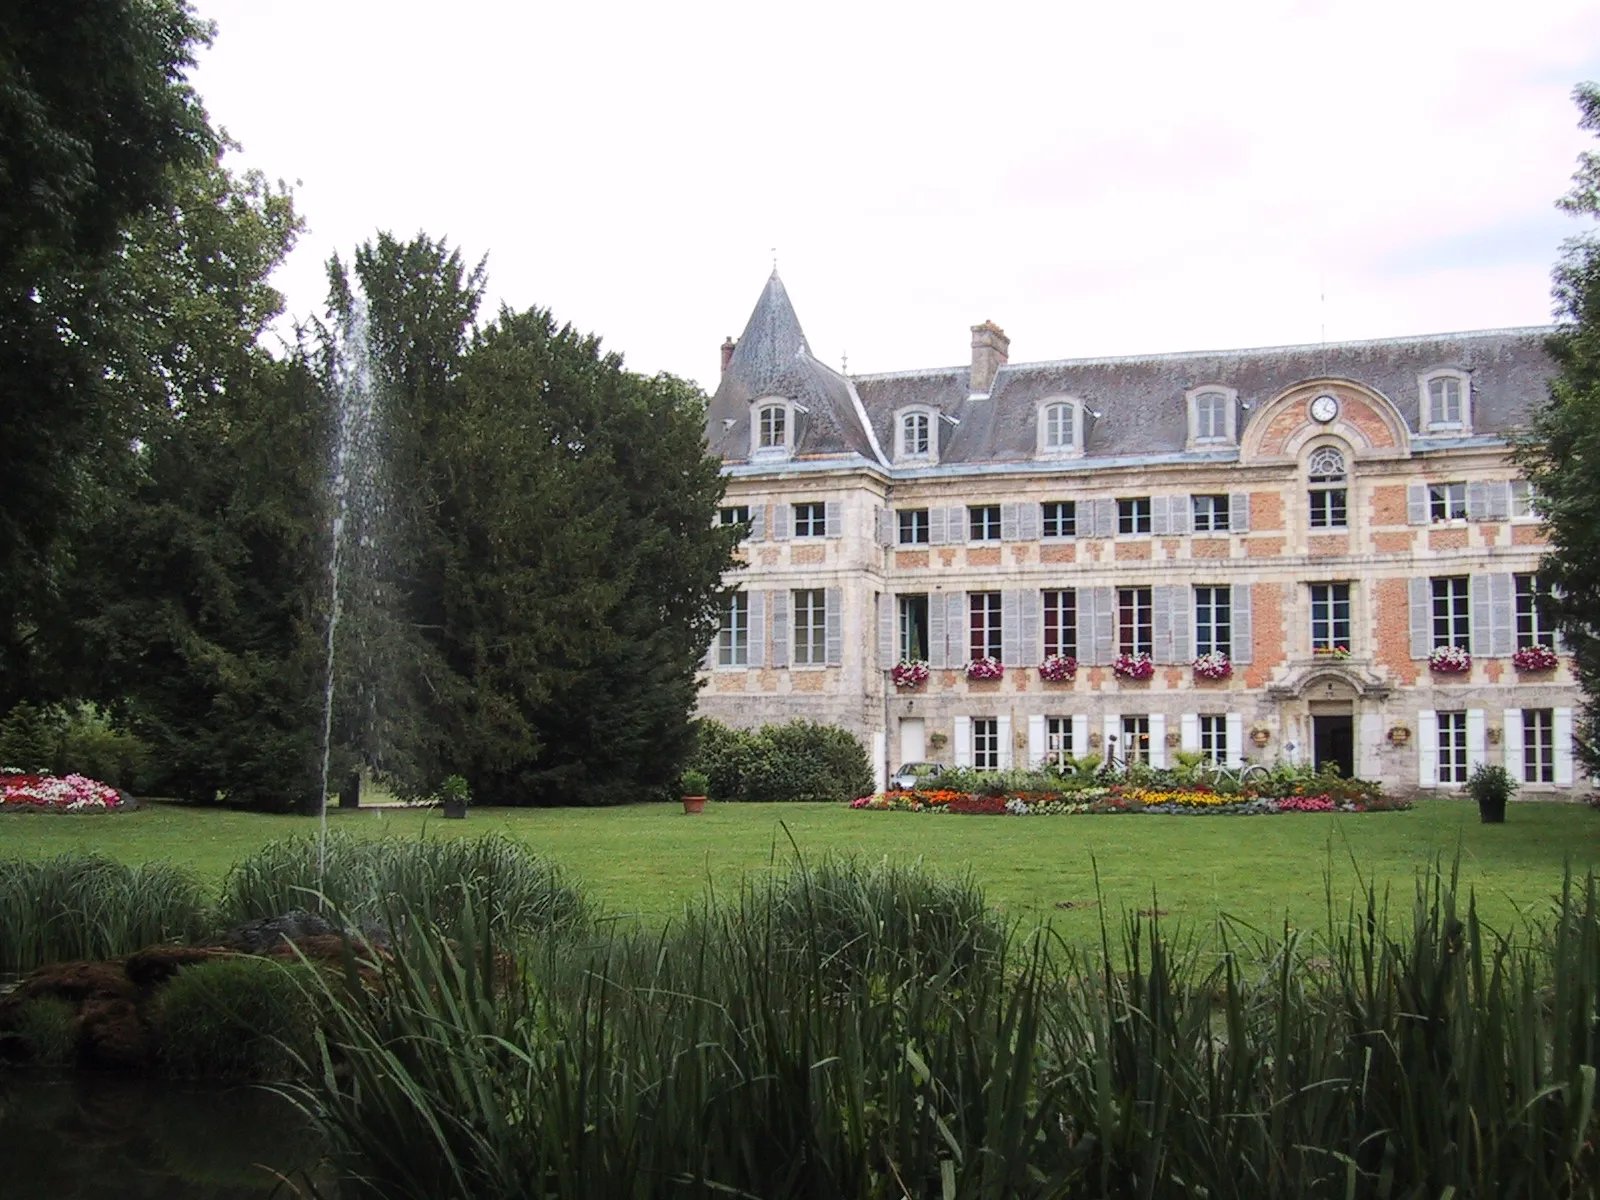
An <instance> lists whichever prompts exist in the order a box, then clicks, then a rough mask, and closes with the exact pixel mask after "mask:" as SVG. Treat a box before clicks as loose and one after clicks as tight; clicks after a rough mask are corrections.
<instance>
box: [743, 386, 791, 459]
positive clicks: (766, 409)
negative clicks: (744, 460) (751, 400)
mask: <svg viewBox="0 0 1600 1200" xmlns="http://www.w3.org/2000/svg"><path fill="white" fill-rule="evenodd" d="M793 407H794V406H793V405H792V404H790V403H789V401H787V400H759V401H757V402H756V405H755V413H754V415H753V417H752V418H751V421H750V454H751V457H753V458H787V457H788V456H789V453H790V451H791V450H793V448H794V413H793V412H792V411H791V410H792V409H793Z"/></svg>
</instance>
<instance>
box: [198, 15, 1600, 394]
mask: <svg viewBox="0 0 1600 1200" xmlns="http://www.w3.org/2000/svg"><path fill="white" fill-rule="evenodd" d="M193 3H194V4H195V7H196V9H197V11H198V12H199V13H200V15H202V16H204V17H207V18H209V19H211V20H213V21H214V22H215V23H216V38H215V41H214V43H213V45H212V46H211V47H210V48H209V49H205V50H202V51H201V53H200V60H199V65H198V67H197V69H196V70H195V71H194V72H193V75H192V80H193V82H194V84H195V86H196V87H197V89H198V91H199V92H200V94H201V96H202V98H203V99H204V100H205V102H206V106H207V108H208V110H209V111H210V113H211V117H212V120H213V122H214V123H215V124H217V125H219V126H221V127H223V128H224V129H225V130H226V131H227V132H228V134H229V135H230V136H231V137H232V138H233V139H234V140H235V141H236V142H238V143H239V144H240V146H241V149H240V150H239V151H238V152H236V153H234V154H233V155H231V156H230V165H231V166H233V167H235V168H240V169H242V168H256V169H259V170H261V171H263V172H265V173H266V174H267V175H268V176H270V177H272V178H277V179H283V180H285V181H287V182H289V183H290V184H292V185H293V186H294V187H295V191H296V203H297V206H298V208H299V210H300V211H301V213H302V214H303V216H304V217H305V219H306V222H307V226H308V228H307V231H306V233H305V234H304V236H303V237H302V239H301V242H300V244H299V246H298V247H297V248H296V250H295V251H294V253H293V255H292V256H291V257H290V259H289V261H288V262H287V263H286V264H285V265H284V266H283V267H282V268H280V270H279V272H278V274H277V275H276V276H275V278H274V282H275V283H276V284H277V286H278V287H279V288H280V289H282V290H283V291H284V293H285V295H286V297H287V303H288V309H289V312H290V313H291V314H293V315H295V316H300V317H305V316H309V315H312V314H320V313H321V310H322V304H323V299H324V294H325V273H324V263H325V262H326V260H327V258H328V256H329V255H330V254H333V253H335V252H337V253H339V254H341V255H343V256H344V257H346V258H348V257H349V255H350V253H351V252H352V250H353V249H354V247H355V246H357V245H359V244H360V243H361V242H363V241H365V240H367V239H369V238H371V237H372V236H373V235H374V234H375V233H376V232H377V231H379V230H387V231H389V232H392V233H394V234H396V235H397V236H401V237H407V236H410V235H413V234H415V233H417V232H419V231H420V232H427V233H428V234H429V235H431V236H434V237H446V238H448V239H449V241H450V242H451V243H452V244H453V245H456V246H459V247H460V248H461V250H462V252H463V254H464V256H465V257H467V258H468V260H469V261H474V262H475V261H476V260H477V259H478V258H480V257H483V256H487V260H488V275H489V284H488V293H487V303H486V305H485V308H484V311H483V314H482V315H483V316H484V317H485V318H486V319H487V318H489V317H492V316H493V315H494V313H495V312H496V311H497V310H498V308H499V306H500V305H502V304H505V305H509V306H510V307H512V308H516V309H523V308H528V307H531V306H539V307H544V308H549V309H550V310H552V311H553V313H554V314H555V316H556V317H557V319H559V320H561V321H569V322H571V323H572V324H573V325H574V326H576V327H578V328H579V329H582V330H584V331H586V332H592V333H596V334H598V335H600V336H601V337H602V338H603V339H604V342H605V345H606V346H607V347H608V348H610V349H612V350H616V351H620V352H622V353H623V355H624V357H625V361H626V362H627V364H628V365H629V366H630V367H631V368H633V369H635V370H639V371H645V372H655V371H670V372H672V373H674V374H677V375H681V376H684V377H686V378H690V379H694V380H696V381H698V382H699V383H700V384H701V385H702V386H704V387H706V388H707V389H708V390H710V389H714V388H715V385H716V377H717V372H718V364H719V361H720V360H719V356H718V346H719V345H720V344H721V342H722V339H723V338H724V337H725V336H727V335H730V334H731V335H734V336H737V335H738V334H739V332H740V331H741V330H742V329H743V327H744V323H745V320H746V318H747V317H748V315H749V312H750V309H751V308H752V306H753V305H754V304H755V301H756V299H757V297H758V296H759V294H760V292H761V289H762V287H763V286H764V285H765V282H766V278H767V275H768V273H769V272H770V271H771V270H772V267H773V264H774V260H776V263H777V267H778V270H779V273H780V275H781V276H782V278H783V280H784V283H785V285H786V287H787V288H788V291H789V295H790V298H791V299H792V300H793V302H794V305H795V308H796V311H797V312H798V314H799V317H800V321H801V324H802V325H803V326H804V328H805V331H806V334H807V339H808V341H809V342H810V344H811V348H812V351H813V353H814V354H816V356H817V357H818V358H820V359H822V360H823V361H825V362H827V363H829V364H830V365H833V366H836V367H837V366H840V365H841V364H844V363H846V362H847V363H848V369H849V371H850V372H851V373H852V374H859V373H871V372H875V371H891V370H902V369H915V368H922V367H938V366H949V365H955V364H959V363H962V362H965V361H967V359H968V357H969V354H970V350H969V346H970V340H971V338H970V333H969V329H970V327H971V326H972V325H975V324H977V323H979V322H981V321H984V320H993V321H995V322H996V323H997V324H999V325H1000V326H1002V327H1003V328H1004V329H1005V331H1006V332H1007V334H1008V335H1009V336H1010V337H1011V357H1012V361H1014V362H1029V361H1040V360H1047V359H1058V358H1081V357H1101V356H1109V355H1124V354H1140V353H1159V352H1167V351H1183V350H1199V349H1224V348H1233V347H1243V346H1264V345H1279V344H1288V343H1303V342H1317V341H1321V340H1324V339H1326V340H1342V339H1350V338H1365V337H1387V336H1399V335H1407V334H1419V333H1431V332H1445V331H1455V330H1466V329H1487V328H1500V327H1508V326H1521V325H1541V324H1545V323H1547V322H1549V320H1550V319H1551V303H1550V281H1549V275H1550V267H1551V264H1552V263H1553V261H1554V260H1555V258H1556V256H1557V254H1558V251H1559V248H1560V245H1561V242H1562V240H1563V239H1564V238H1566V237H1568V236H1571V235H1572V234H1575V233H1579V232H1584V231H1585V228H1586V227H1585V225H1584V223H1582V222H1580V221H1578V220H1575V219H1574V218H1572V217H1568V216H1566V215H1564V214H1562V213H1560V212H1558V211H1557V210H1556V209H1555V207H1554V201H1555V199H1556V198H1557V197H1558V196H1560V195H1561V194H1562V193H1563V192H1564V191H1565V190H1566V188H1567V186H1568V182H1569V180H1570V178H1571V175H1572V172H1573V169H1574V166H1575V163H1576V159H1577V156H1578V154H1579V153H1580V152H1581V151H1583V150H1585V149H1590V148H1594V139H1593V138H1592V136H1591V135H1589V134H1586V133H1584V132H1583V131H1581V130H1579V129H1578V128H1577V124H1576V116H1577V110H1576V108H1575V107H1574V106H1573V104H1572V101H1571V90H1572V87H1573V85H1574V84H1575V83H1577V82H1579V81H1580V80H1600V5H1596V4H1595V3H1593V0H1524V2H1523V3H1520V4H1513V3H1508V2H1507V0H1493V2H1490V3H1482V2H1479V0H1452V2H1450V3H1434V2H1432V0H1381V2H1372V0H1306V2H1301V3H1294V2H1289V0H1271V2H1268V0H1260V2H1256V0H1210V2H1209V3H1201V4H1197V3H1194V2H1193V0H1184V2H1169V0H1143V2H1140V3H1122V4H1116V3H1105V2H1104V0H1098V2H1096V3H1083V2H1081V0H1055V2H1053V3H1006V2H995V0H983V2H979V0H969V2H968V3H965V4H959V5H957V4H946V3H942V2H939V0H918V2H916V3H883V2H879V0H853V2H838V0H810V2H809V3H807V4H803V5H763V4H752V3H697V2H695V0H687V2H685V3H680V4H673V5H669V4H663V3H660V0H654V2H649V3H619V2H615V0H583V2H580V3H571V2H567V3H562V4H559V5H555V4H550V3H548V2H544V0H541V2H534V3H529V2H522V3H517V2H512V0H455V2H454V3H450V4H440V3H437V2H433V3H420V2H412V0H388V2H385V3H381V4H380V3H377V2H376V0H316V2H312V0H272V2H271V3H262V2H261V0H193Z"/></svg>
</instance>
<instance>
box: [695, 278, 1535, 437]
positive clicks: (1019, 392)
mask: <svg viewBox="0 0 1600 1200" xmlns="http://www.w3.org/2000/svg"><path fill="white" fill-rule="evenodd" d="M1550 332H1551V330H1550V329H1548V328H1530V329H1498V330H1487V331H1483V332H1478V333H1448V334H1435V335H1428V336H1423V337H1403V338H1382V339H1376V340H1372V341H1358V342H1333V343H1328V344H1326V345H1306V346H1280V347H1269V348H1263V349H1253V350H1225V351H1205V352H1198V353H1183V354H1154V355H1141V356H1132V357H1124V358H1103V359H1063V360H1059V361H1055V362H1039V363H1015V364H1009V365H1007V366H1004V367H1002V368H1001V369H1000V371H999V374H998V375H996V377H995V380H994V384H993V386H992V387H991V389H990V392H989V395H988V397H987V398H973V397H971V396H969V395H968V383H969V371H970V367H969V365H968V364H962V365H961V366H954V367H943V368H935V369H931V370H918V371H899V372H890V373H887V374H879V375H862V376H857V377H854V379H852V380H850V381H846V380H845V378H844V377H843V376H841V375H839V373H838V372H836V371H833V370H831V369H829V368H828V367H826V366H824V365H823V364H821V363H819V362H817V361H816V360H815V359H814V358H812V356H811V352H810V349H809V347H807V345H806V342H805V335H804V334H803V333H802V332H801V330H800V323H799V320H798V319H797V318H796V317H795V314H794V309H793V308H792V307H791V306H790V304H789V298H788V295H787V293H785V292H784V290H783V284H782V282H781V281H779V279H778V277H777V273H776V272H774V273H773V276H772V278H771V279H770V280H768V282H767V287H766V290H765V291H764V292H763V293H762V296H761V301H760V302H759V303H758V304H757V305H756V310H755V312H753V313H752V314H751V316H750V323H749V325H748V326H746V328H745V333H744V336H743V337H742V338H740V340H739V343H738V346H737V348H736V350H735V352H734V356H733V361H732V362H731V363H730V365H729V368H728V370H727V372H726V373H725V374H724V376H723V380H722V385H721V386H720V387H719V388H718V389H717V394H716V396H715V398H714V399H713V401H712V405H711V413H710V416H711V421H710V424H709V431H710V433H711V434H712V435H713V436H712V439H711V444H712V449H713V450H714V451H717V452H720V453H721V454H722V456H723V458H724V460H725V461H728V462H742V461H744V460H745V459H746V458H747V457H748V451H749V445H750V434H749V405H750V401H751V400H754V399H757V398H759V397H760V396H763V395H773V394H777V395H783V396H787V397H789V398H791V399H795V400H797V401H799V402H800V403H801V404H803V405H806V406H807V407H809V408H810V409H811V412H810V414H809V416H808V417H806V418H802V421H803V422H804V423H803V424H802V427H801V430H800V440H799V441H798V442H797V445H796V454H795V457H796V458H806V457H816V456H828V455H839V454H848V453H850V452H854V453H858V454H861V455H863V456H864V457H866V458H869V459H871V458H876V457H877V456H876V455H875V454H874V452H873V449H872V446H871V444H870V441H869V439H868V438H867V437H866V436H865V430H864V429H862V428H861V423H860V416H859V410H858V409H857V408H856V406H855V404H854V402H853V400H852V399H851V398H850V395H849V387H850V384H851V383H853V384H854V386H855V390H856V394H857V395H858V396H859V398H860V400H861V402H862V406H863V407H864V408H865V412H866V415H867V418H868V420H869V421H870V422H871V425H872V427H873V430H874V432H875V434H876V438H877V442H878V445H880V446H881V447H882V448H883V450H884V452H885V453H888V454H892V453H893V448H894V414H895V412H896V411H897V410H898V409H901V408H904V407H906V406H908V405H916V404H921V405H927V406H929V407H931V408H935V409H937V410H939V412H940V413H941V414H943V415H944V416H946V417H949V418H952V419H953V422H952V421H940V422H938V425H939V429H940V446H939V459H940V463H941V465H946V464H999V463H1006V462H1020V461H1028V460H1031V459H1033V458H1034V451H1035V444H1036V436H1037V424H1036V422H1037V416H1036V414H1037V405H1038V402H1039V401H1041V400H1044V399H1046V398H1048V397H1054V396H1068V397H1073V398H1076V399H1079V400H1082V401H1084V403H1085V405H1086V407H1087V408H1088V409H1089V410H1091V411H1092V412H1097V413H1099V414H1100V415H1099V416H1098V417H1096V418H1088V417H1086V420H1085V446H1084V455H1083V457H1084V458H1085V459H1096V458H1124V457H1140V456H1147V455H1171V454H1176V453H1182V452H1183V450H1184V446H1185V440H1186V436H1187V430H1188V414H1187V411H1186V404H1185V393H1186V392H1188V391H1189V390H1190V389H1193V388H1196V387H1200V386H1202V385H1205V384H1217V385H1221V386H1223V387H1229V388H1234V389H1236V390H1237V392H1238V396H1239V400H1240V401H1242V402H1243V404H1244V405H1245V406H1246V408H1245V409H1244V411H1243V412H1242V413H1241V414H1240V427H1239V434H1240V437H1241V438H1242V437H1243V435H1244V431H1245V428H1246V427H1247V425H1248V422H1249V420H1250V418H1251V417H1252V416H1253V415H1254V414H1255V413H1257V412H1260V411H1261V409H1262V407H1263V406H1264V405H1265V404H1266V402H1267V401H1269V400H1271V399H1272V398H1273V397H1275V396H1277V395H1278V394H1280V393H1281V392H1283V391H1284V390H1286V389H1288V388H1290V387H1292V386H1294V385H1295V384H1297V383H1301V382H1303V381H1305V380H1308V379H1316V378H1324V377H1332V378H1343V379H1349V380H1352V381H1353V382H1356V383H1359V384H1362V385H1364V386H1366V387H1369V388H1371V389H1373V390H1374V391H1377V392H1379V393H1380V394H1382V395H1384V396H1386V397H1387V398H1388V399H1389V400H1390V401H1392V402H1393V403H1394V405H1395V406H1396V408H1397V409H1398V410H1399V411H1400V412H1401V413H1402V414H1403V415H1404V417H1405V420H1406V422H1407V424H1408V425H1409V426H1410V428H1411V431H1412V433H1413V435H1417V434H1419V432H1420V431H1419V430H1418V421H1419V417H1420V414H1419V411H1418V408H1419V405H1418V384H1417V380H1418V377H1419V376H1420V375H1422V374H1425V373H1427V372H1429V371H1432V370H1435V369H1438V368H1442V367H1450V368H1455V369H1458V370H1463V371H1467V372H1470V373H1471V378H1472V404H1473V422H1472V423H1473V430H1474V432H1475V433H1477V434H1489V435H1500V436H1505V435H1508V434H1510V433H1511V432H1512V431H1514V430H1515V429H1517V428H1518V427H1520V426H1522V425H1524V424H1525V423H1526V422H1527V421H1528V419H1529V417H1530V416H1531V414H1532V412H1533V409H1534V408H1535V407H1536V406H1537V405H1538V404H1539V403H1540V402H1541V401H1542V400H1543V399H1544V397H1545V395H1546V386H1547V383H1546V381H1547V379H1548V378H1549V376H1550V375H1551V374H1552V373H1553V364H1552V362H1551V360H1550V358H1549V356H1548V355H1547V354H1546V353H1545V350H1544V341H1545V338H1546V337H1548V336H1549V334H1550ZM730 418H731V419H732V421H733V425H732V426H730V427H729V428H728V429H727V430H726V432H725V433H724V432H723V430H722V429H721V425H722V423H723V421H724V420H726V419H730Z"/></svg>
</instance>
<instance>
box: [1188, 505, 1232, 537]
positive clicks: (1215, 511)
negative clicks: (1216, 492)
mask: <svg viewBox="0 0 1600 1200" xmlns="http://www.w3.org/2000/svg"><path fill="white" fill-rule="evenodd" d="M1189 504H1190V508H1191V511H1192V512H1193V513H1194V522H1193V527H1194V531H1195V532H1196V533H1227V532H1228V497H1226V496H1190V497H1189Z"/></svg>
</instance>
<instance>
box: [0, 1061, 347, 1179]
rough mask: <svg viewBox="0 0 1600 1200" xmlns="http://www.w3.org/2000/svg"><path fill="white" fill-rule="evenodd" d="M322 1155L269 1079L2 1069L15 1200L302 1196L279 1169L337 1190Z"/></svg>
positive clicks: (1, 1148)
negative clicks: (189, 1079)
mask: <svg viewBox="0 0 1600 1200" xmlns="http://www.w3.org/2000/svg"><path fill="white" fill-rule="evenodd" d="M318 1158H319V1145H318V1141H317V1139H316V1137H315V1135H314V1134H313V1132H312V1131H311V1129H310V1128H309V1126H308V1124H307V1122H306V1120H305V1118H304V1117H303V1116H302V1115H301V1114H300V1113H299V1111H298V1110H297V1109H295V1107H294V1106H293V1105H292V1104H290V1103H289V1102H288V1101H287V1100H284V1099H283V1098H282V1097H280V1096H277V1095H274V1094H273V1093H271V1092H268V1091H266V1090H264V1089H261V1088H253V1087H221V1086H217V1085H208V1084H189V1083H177V1082H173V1081H170V1080H162V1079H142V1078H135V1077H130V1076H121V1075H108V1074H95V1073H90V1072H78V1073H76V1074H70V1075H56V1074H48V1075H47V1074H39V1073H35V1072H31V1071H0V1180H4V1184H3V1187H0V1190H3V1192H4V1194H5V1195H6V1196H7V1197H16V1198H17V1200H25V1198H26V1200H31V1198H33V1197H49V1198H50V1200H112V1198H113V1197H115V1198H117V1200H157V1198H159V1200H234V1198H235V1197H238V1198H241V1200H244V1198H248V1200H267V1197H269V1196H272V1195H273V1194H274V1189H277V1191H276V1195H277V1196H279V1197H293V1196H295V1195H296V1188H291V1187H290V1186H288V1185H286V1184H284V1183H282V1182H280V1180H279V1178H278V1175H276V1174H274V1173H273V1172H277V1173H278V1174H281V1175H283V1176H286V1177H288V1178H289V1179H290V1180H291V1181H292V1182H293V1183H294V1184H295V1185H297V1188H298V1192H299V1194H300V1195H302V1196H311V1195H320V1196H321V1197H324V1198H328V1197H332V1196H334V1195H335V1194H336V1193H335V1189H334V1188H333V1187H332V1186H331V1184H332V1180H331V1176H330V1174H329V1172H328V1171H327V1170H326V1168H323V1169H321V1170H317V1162H318ZM269 1168H270V1169H269ZM309 1182H314V1184H315V1187H316V1191H315V1192H313V1191H312V1190H311V1189H310V1188H309V1187H308V1186H307V1184H308V1183H309Z"/></svg>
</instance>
